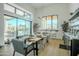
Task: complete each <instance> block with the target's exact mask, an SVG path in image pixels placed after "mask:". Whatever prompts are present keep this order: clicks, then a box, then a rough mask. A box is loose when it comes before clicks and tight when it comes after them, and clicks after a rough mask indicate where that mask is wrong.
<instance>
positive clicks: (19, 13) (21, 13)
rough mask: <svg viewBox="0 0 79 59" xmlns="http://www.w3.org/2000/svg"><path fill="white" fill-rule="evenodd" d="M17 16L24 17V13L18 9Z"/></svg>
mask: <svg viewBox="0 0 79 59" xmlns="http://www.w3.org/2000/svg"><path fill="white" fill-rule="evenodd" d="M16 14H18V15H20V16H24V12H23V11H21V10H19V9H16Z"/></svg>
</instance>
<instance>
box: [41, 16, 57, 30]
mask: <svg viewBox="0 0 79 59" xmlns="http://www.w3.org/2000/svg"><path fill="white" fill-rule="evenodd" d="M41 23H42V24H41V29H44V30H56V29H57V16H54V15H53V16H44V17H42V20H41Z"/></svg>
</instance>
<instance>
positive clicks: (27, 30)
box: [25, 21, 31, 35]
mask: <svg viewBox="0 0 79 59" xmlns="http://www.w3.org/2000/svg"><path fill="white" fill-rule="evenodd" d="M30 24H31V23H30V21H26V31H25V35H30Z"/></svg>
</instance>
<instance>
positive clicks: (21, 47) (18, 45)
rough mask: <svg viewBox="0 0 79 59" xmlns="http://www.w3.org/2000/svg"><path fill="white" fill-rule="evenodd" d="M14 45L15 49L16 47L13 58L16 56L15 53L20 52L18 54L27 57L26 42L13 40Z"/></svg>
mask: <svg viewBox="0 0 79 59" xmlns="http://www.w3.org/2000/svg"><path fill="white" fill-rule="evenodd" d="M12 43H13V47H14V52H13V56H14V55H15V52H18V53H20V54H22V55H25V56H26V55H27V54H26V49H24V48H25V45H24V41H20V40H17V39H13V40H12Z"/></svg>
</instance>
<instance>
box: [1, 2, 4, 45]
mask: <svg viewBox="0 0 79 59" xmlns="http://www.w3.org/2000/svg"><path fill="white" fill-rule="evenodd" d="M3 12H4V11H3V4H1V3H0V46H3V45H4V18H3Z"/></svg>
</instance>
